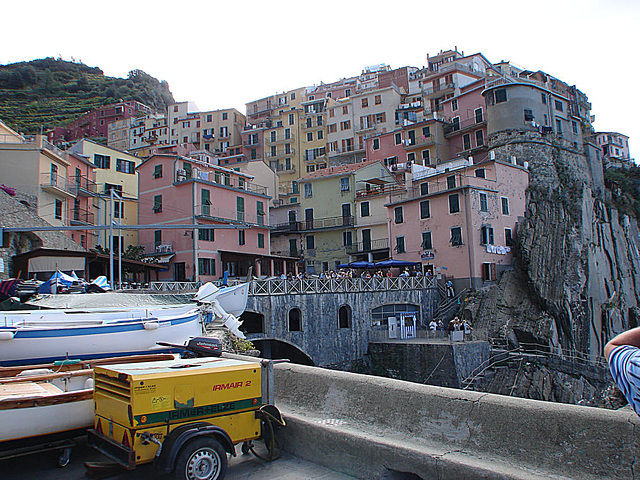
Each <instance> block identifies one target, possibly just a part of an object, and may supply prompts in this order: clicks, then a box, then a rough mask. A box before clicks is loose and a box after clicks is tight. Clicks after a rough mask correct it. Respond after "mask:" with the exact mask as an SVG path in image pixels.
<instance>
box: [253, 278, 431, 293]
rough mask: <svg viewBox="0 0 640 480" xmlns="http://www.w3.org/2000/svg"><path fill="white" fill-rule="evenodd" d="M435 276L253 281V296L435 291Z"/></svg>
mask: <svg viewBox="0 0 640 480" xmlns="http://www.w3.org/2000/svg"><path fill="white" fill-rule="evenodd" d="M435 288H436V282H435V279H434V278H432V277H392V278H303V279H297V278H294V279H269V280H253V281H252V282H251V290H250V294H251V295H296V294H297V295H302V294H307V293H359V292H380V291H389V290H423V289H435Z"/></svg>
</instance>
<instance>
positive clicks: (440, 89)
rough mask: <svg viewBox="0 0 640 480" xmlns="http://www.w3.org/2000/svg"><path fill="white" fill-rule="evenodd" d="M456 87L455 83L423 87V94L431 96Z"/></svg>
mask: <svg viewBox="0 0 640 480" xmlns="http://www.w3.org/2000/svg"><path fill="white" fill-rule="evenodd" d="M455 88H456V84H455V83H443V84H440V85H438V86H436V87H431V88H423V89H422V94H423V95H425V96H426V97H430V96H432V95H433V96H435V95H438V94H443V93H444V92H446V91H448V90H452V89H455Z"/></svg>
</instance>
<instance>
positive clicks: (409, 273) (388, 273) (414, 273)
mask: <svg viewBox="0 0 640 480" xmlns="http://www.w3.org/2000/svg"><path fill="white" fill-rule="evenodd" d="M394 270H396V271H397V272H399V273H397V272H394ZM424 275H425V276H430V275H431V272H429V271H427V272H426V273H425V274H424ZM422 276H423V273H422V272H421V271H420V270H418V269H415V270H414V269H409V268H408V267H406V268H405V269H404V270H402V271H400V270H399V269H395V268H388V269H385V270H382V269H377V270H366V269H365V270H362V272H361V273H358V271H357V270H355V269H353V268H341V269H339V270H328V271H323V272H321V273H320V274H308V273H306V272H300V273H298V274H297V275H292V274H291V273H287V274H284V273H282V274H281V275H280V279H281V280H294V279H298V280H302V279H307V278H323V279H325V278H333V279H342V278H362V279H367V280H368V279H370V278H376V279H381V278H392V277H422Z"/></svg>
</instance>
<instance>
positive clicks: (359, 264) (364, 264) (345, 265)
mask: <svg viewBox="0 0 640 480" xmlns="http://www.w3.org/2000/svg"><path fill="white" fill-rule="evenodd" d="M374 266H375V265H374V264H373V263H371V262H366V261H364V260H358V261H357V262H351V263H343V264H342V265H338V268H373V267H374Z"/></svg>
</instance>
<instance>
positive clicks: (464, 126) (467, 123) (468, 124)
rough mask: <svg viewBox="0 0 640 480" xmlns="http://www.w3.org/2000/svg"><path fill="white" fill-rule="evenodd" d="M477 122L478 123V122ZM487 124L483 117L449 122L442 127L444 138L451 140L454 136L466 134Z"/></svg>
mask: <svg viewBox="0 0 640 480" xmlns="http://www.w3.org/2000/svg"><path fill="white" fill-rule="evenodd" d="M478 120H479V121H478ZM486 124H487V122H486V120H485V116H484V115H482V116H478V117H477V118H476V117H471V118H465V119H464V120H462V121H460V122H456V123H454V122H450V123H448V124H446V125H445V126H444V127H443V131H444V136H445V137H446V138H451V137H454V136H456V135H460V134H461V133H465V132H468V131H469V130H475V129H478V128H482V127H484V126H485V125H486Z"/></svg>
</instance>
